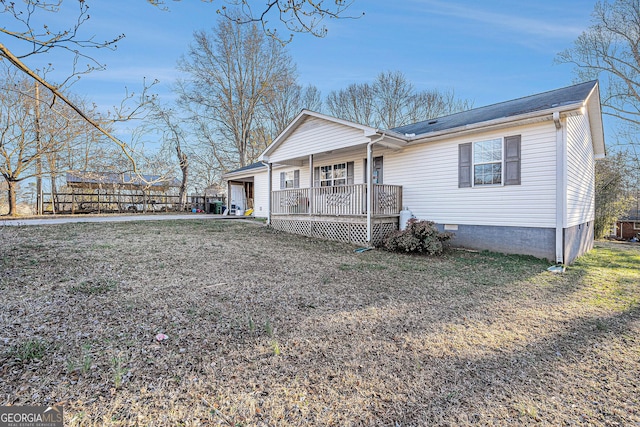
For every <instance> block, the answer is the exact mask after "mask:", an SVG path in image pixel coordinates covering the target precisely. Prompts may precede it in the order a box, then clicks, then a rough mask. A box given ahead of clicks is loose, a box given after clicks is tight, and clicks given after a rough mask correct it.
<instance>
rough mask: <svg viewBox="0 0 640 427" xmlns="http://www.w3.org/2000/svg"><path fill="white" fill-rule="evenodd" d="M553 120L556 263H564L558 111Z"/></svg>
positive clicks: (563, 149) (563, 148) (562, 163)
mask: <svg viewBox="0 0 640 427" xmlns="http://www.w3.org/2000/svg"><path fill="white" fill-rule="evenodd" d="M553 122H554V124H555V125H556V263H557V264H563V263H564V216H565V197H566V187H565V182H566V180H565V172H566V171H565V169H566V166H565V161H566V144H565V141H564V137H563V136H564V132H563V129H562V122H561V121H560V112H558V111H554V113H553Z"/></svg>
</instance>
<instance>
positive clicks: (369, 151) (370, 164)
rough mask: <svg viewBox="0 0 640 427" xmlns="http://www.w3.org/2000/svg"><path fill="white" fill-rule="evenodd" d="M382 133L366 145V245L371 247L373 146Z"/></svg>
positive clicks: (383, 135) (381, 136)
mask: <svg viewBox="0 0 640 427" xmlns="http://www.w3.org/2000/svg"><path fill="white" fill-rule="evenodd" d="M384 137H385V134H384V132H383V133H382V135H380V138H378V139H374V140H371V141H369V143H368V144H367V243H368V244H369V245H371V240H372V237H373V236H372V234H373V213H372V212H371V210H372V209H373V176H372V173H371V172H372V170H373V144H375V143H377V142H380V141H382V140H383V139H384Z"/></svg>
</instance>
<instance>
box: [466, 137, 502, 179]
mask: <svg viewBox="0 0 640 427" xmlns="http://www.w3.org/2000/svg"><path fill="white" fill-rule="evenodd" d="M496 184H502V138H499V139H491V140H488V141H479V142H474V143H473V185H474V186H477V185H496Z"/></svg>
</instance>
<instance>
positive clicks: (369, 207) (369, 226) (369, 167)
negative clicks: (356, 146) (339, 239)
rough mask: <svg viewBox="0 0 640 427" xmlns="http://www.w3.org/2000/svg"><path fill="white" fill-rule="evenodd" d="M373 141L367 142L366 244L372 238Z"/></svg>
mask: <svg viewBox="0 0 640 427" xmlns="http://www.w3.org/2000/svg"><path fill="white" fill-rule="evenodd" d="M372 163H373V141H371V142H369V143H368V144H367V244H369V245H371V242H372V240H373V215H372V212H371V210H372V208H373V177H372V173H371V171H372V170H373V166H372Z"/></svg>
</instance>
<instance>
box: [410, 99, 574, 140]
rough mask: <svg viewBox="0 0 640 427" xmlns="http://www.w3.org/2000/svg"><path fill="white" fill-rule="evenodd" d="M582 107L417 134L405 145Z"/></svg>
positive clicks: (555, 108) (571, 109) (559, 109)
mask: <svg viewBox="0 0 640 427" xmlns="http://www.w3.org/2000/svg"><path fill="white" fill-rule="evenodd" d="M583 106H584V103H583V102H576V103H572V104H567V105H562V106H558V107H553V108H549V109H545V110H539V111H533V112H531V113H525V114H520V115H517V116H510V117H500V118H498V119H493V120H488V121H484V122H478V123H473V124H469V125H463V126H457V127H454V128H449V129H443V130H440V131H436V132H427V133H423V134H418V135H416V136H412V137H409V138H408V141H407V143H408V144H418V143H420V142H425V141H427V140H432V139H439V138H443V137H448V136H450V135H453V134H465V133H470V132H475V131H477V130H479V129H486V130H490V129H494V128H502V127H505V126H512V125H514V124H515V123H518V124H526V122H528V121H535V120H538V119H540V118H543V117H545V116H549V118H551V117H552V116H553V113H554V112H559V113H568V112H570V111H575V110H580V109H581V108H582V107H583Z"/></svg>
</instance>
